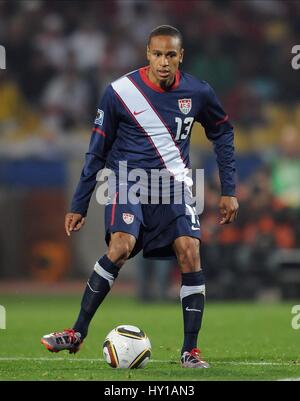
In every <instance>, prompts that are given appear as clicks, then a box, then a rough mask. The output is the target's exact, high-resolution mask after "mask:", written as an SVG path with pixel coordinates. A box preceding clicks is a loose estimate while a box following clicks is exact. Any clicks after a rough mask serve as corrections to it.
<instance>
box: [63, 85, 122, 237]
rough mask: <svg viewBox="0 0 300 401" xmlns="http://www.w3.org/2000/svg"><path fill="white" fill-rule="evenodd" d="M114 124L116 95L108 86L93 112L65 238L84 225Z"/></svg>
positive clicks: (106, 154)
mask: <svg viewBox="0 0 300 401" xmlns="http://www.w3.org/2000/svg"><path fill="white" fill-rule="evenodd" d="M117 125H118V113H117V108H116V95H115V93H114V90H113V89H112V87H111V85H109V86H108V87H107V88H106V91H105V93H104V95H103V97H102V100H101V102H100V105H99V108H98V110H97V116H96V119H95V123H94V127H93V131H92V135H91V140H90V145H89V150H88V152H87V153H86V156H85V163H84V167H83V169H82V172H81V176H80V180H79V183H78V185H77V188H76V191H75V193H74V196H73V199H72V204H71V211H70V212H69V213H67V214H66V217H65V231H66V233H67V235H68V236H70V234H71V232H72V231H78V230H80V228H81V227H82V226H83V225H84V221H85V220H84V217H85V216H86V214H87V211H88V207H89V203H90V199H91V196H92V193H93V191H94V189H95V186H96V183H97V180H96V178H97V173H98V172H99V171H100V170H101V169H103V168H104V166H105V163H106V159H107V156H108V153H109V151H110V150H111V147H112V145H113V143H114V140H115V138H116V131H117Z"/></svg>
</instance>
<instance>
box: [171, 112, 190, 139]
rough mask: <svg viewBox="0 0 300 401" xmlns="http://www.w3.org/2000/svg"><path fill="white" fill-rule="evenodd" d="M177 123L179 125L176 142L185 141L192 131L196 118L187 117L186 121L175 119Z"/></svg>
mask: <svg viewBox="0 0 300 401" xmlns="http://www.w3.org/2000/svg"><path fill="white" fill-rule="evenodd" d="M175 121H176V124H177V130H176V137H175V140H176V141H179V140H182V139H185V138H186V137H187V136H188V135H189V133H190V131H191V128H192V125H193V122H194V117H186V118H185V119H184V120H183V119H182V118H180V117H175Z"/></svg>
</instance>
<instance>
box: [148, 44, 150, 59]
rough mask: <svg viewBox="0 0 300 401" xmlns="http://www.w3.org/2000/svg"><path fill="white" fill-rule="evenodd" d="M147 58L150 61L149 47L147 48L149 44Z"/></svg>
mask: <svg viewBox="0 0 300 401" xmlns="http://www.w3.org/2000/svg"><path fill="white" fill-rule="evenodd" d="M147 60H148V61H150V49H149V46H147Z"/></svg>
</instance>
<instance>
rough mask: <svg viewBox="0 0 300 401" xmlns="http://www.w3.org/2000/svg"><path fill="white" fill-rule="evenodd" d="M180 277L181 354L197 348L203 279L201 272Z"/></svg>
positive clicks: (202, 297)
mask: <svg viewBox="0 0 300 401" xmlns="http://www.w3.org/2000/svg"><path fill="white" fill-rule="evenodd" d="M181 277H182V286H181V291H180V298H181V304H182V311H183V324H184V342H183V346H182V350H181V353H183V352H185V351H188V352H190V351H191V350H192V349H193V348H197V339H198V334H199V331H200V328H201V323H202V317H203V311H204V302H205V278H204V273H203V271H202V270H200V271H198V272H192V273H182V275H181Z"/></svg>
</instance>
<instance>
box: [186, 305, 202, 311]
mask: <svg viewBox="0 0 300 401" xmlns="http://www.w3.org/2000/svg"><path fill="white" fill-rule="evenodd" d="M185 310H186V311H187V312H202V311H201V309H192V308H189V307H188V306H187V307H186V308H185Z"/></svg>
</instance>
